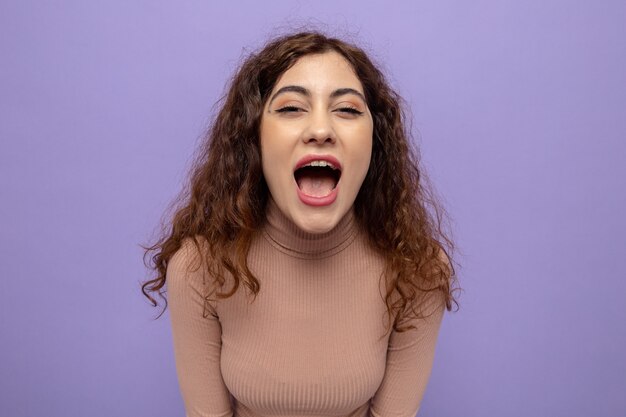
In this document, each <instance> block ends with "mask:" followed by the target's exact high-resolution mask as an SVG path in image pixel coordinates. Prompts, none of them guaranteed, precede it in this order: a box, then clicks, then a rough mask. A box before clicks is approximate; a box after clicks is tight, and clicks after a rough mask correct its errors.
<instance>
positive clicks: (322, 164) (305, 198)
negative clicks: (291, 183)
mask: <svg viewBox="0 0 626 417" xmlns="http://www.w3.org/2000/svg"><path fill="white" fill-rule="evenodd" d="M293 176H294V179H295V181H296V185H297V188H298V196H299V197H300V200H301V201H302V202H303V203H305V204H308V205H312V206H325V205H328V204H332V203H333V202H334V201H335V199H336V198H337V193H338V191H339V189H338V187H337V186H338V184H339V179H340V178H341V170H340V169H339V168H338V167H336V166H335V165H333V164H332V163H330V162H327V161H323V160H316V161H311V162H309V163H307V164H306V165H304V166H302V167H300V168H298V169H297V170H296V171H295V172H294V174H293Z"/></svg>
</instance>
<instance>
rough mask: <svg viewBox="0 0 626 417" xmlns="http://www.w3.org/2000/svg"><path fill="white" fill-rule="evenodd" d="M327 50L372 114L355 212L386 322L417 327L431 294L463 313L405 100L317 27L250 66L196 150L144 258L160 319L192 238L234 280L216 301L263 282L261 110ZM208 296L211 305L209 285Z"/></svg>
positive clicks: (220, 277)
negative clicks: (377, 262) (176, 259)
mask: <svg viewBox="0 0 626 417" xmlns="http://www.w3.org/2000/svg"><path fill="white" fill-rule="evenodd" d="M329 51H335V52H338V53H339V54H341V55H342V56H343V57H344V58H345V59H346V60H347V61H348V62H349V63H350V64H351V65H352V67H353V69H354V71H355V73H356V75H357V77H358V78H359V80H360V81H361V84H362V85H363V88H364V92H365V98H366V100H367V105H368V107H369V109H370V111H371V114H372V116H373V121H374V134H373V147H372V159H371V162H370V167H369V170H368V172H367V175H366V177H365V180H364V182H363V184H362V186H361V189H360V191H359V193H358V195H357V197H356V200H355V202H354V213H355V217H356V219H357V222H358V223H359V225H360V226H361V227H362V228H363V229H364V230H366V231H367V232H368V233H367V235H368V236H369V240H370V243H371V245H372V246H373V247H374V248H375V249H376V250H377V251H379V252H380V253H381V254H383V255H384V258H385V270H384V273H383V275H382V276H384V277H385V280H386V282H385V284H386V294H385V303H386V306H387V312H388V313H389V323H388V324H390V323H391V318H392V317H394V318H395V319H394V322H393V325H394V329H395V330H396V331H405V330H408V329H409V328H413V327H414V326H409V327H402V326H400V322H401V321H403V320H405V319H407V320H408V319H409V318H410V317H411V316H412V317H424V316H425V314H423V311H422V310H423V306H424V305H425V304H426V302H425V301H426V299H425V297H426V296H427V294H428V293H429V292H432V291H435V292H436V294H437V295H439V296H440V297H439V298H440V299H442V300H443V303H445V306H446V308H447V309H448V310H451V309H452V304H453V303H454V304H456V305H457V307H458V302H457V300H456V299H455V297H454V294H453V293H454V290H455V289H456V288H455V286H454V284H455V283H456V274H455V271H454V267H453V266H452V262H451V259H452V258H451V257H450V255H449V253H451V252H452V250H453V249H454V244H453V242H452V241H451V239H450V238H448V237H447V236H446V235H445V234H444V233H443V232H442V230H441V224H442V217H443V215H444V214H446V211H445V210H444V209H443V208H442V207H441V205H440V204H439V203H438V202H437V201H436V199H435V197H434V193H433V192H432V187H429V186H427V184H428V180H427V178H426V176H425V173H424V172H423V170H421V169H420V167H419V165H418V158H417V155H418V153H417V151H416V150H414V149H413V148H412V147H411V143H410V141H409V140H408V139H409V138H410V136H411V132H410V131H409V130H408V129H407V126H406V125H407V123H406V116H405V113H404V111H403V109H402V106H401V103H403V101H402V99H401V97H400V96H399V95H398V94H397V93H396V92H395V91H394V90H393V89H392V88H391V87H390V86H389V85H388V83H387V81H386V79H385V77H384V75H383V73H382V72H381V71H380V70H379V69H378V68H377V67H376V66H375V65H374V64H373V63H372V61H371V60H370V59H369V58H368V56H367V55H366V53H365V52H364V51H363V50H362V49H360V48H358V47H356V46H354V45H352V44H349V43H346V42H344V41H342V40H340V39H336V38H332V37H328V36H326V35H324V34H323V33H320V32H318V31H305V32H298V33H294V34H287V35H283V36H280V37H277V38H275V39H273V40H271V41H270V42H268V43H267V44H266V45H265V46H264V47H263V48H262V49H261V50H260V52H257V53H252V54H250V55H249V56H248V57H247V58H246V59H245V60H244V62H243V64H242V65H241V66H240V68H239V70H238V71H237V72H236V74H235V75H234V77H233V79H232V80H231V83H230V87H229V89H228V92H227V94H226V95H225V97H222V99H221V101H222V102H223V104H222V106H221V109H220V111H219V113H218V115H217V117H216V118H215V119H214V121H213V123H212V124H211V126H210V128H209V130H208V133H207V135H206V138H205V140H204V141H203V142H202V146H201V147H200V148H199V152H198V153H197V154H196V158H195V161H194V163H193V164H192V166H191V170H190V175H189V176H188V178H189V183H187V184H186V185H185V187H184V189H183V190H182V192H181V195H180V196H179V198H177V199H176V200H175V201H174V203H179V204H180V205H179V207H178V208H176V209H175V210H176V212H175V214H174V215H173V219H172V220H171V222H169V221H168V222H167V223H168V225H171V227H170V228H169V229H170V230H162V235H161V238H160V239H159V240H158V241H157V243H156V244H154V245H153V246H149V247H144V246H142V247H143V248H144V249H145V250H146V252H145V254H144V263H145V257H146V256H147V255H148V254H149V253H150V252H151V251H156V253H155V254H154V255H153V256H152V265H146V266H148V267H149V268H151V269H153V270H155V271H156V272H157V277H156V278H154V279H152V280H149V281H146V282H144V283H142V287H141V290H142V292H143V294H144V295H145V296H146V297H147V298H148V299H149V300H150V302H151V303H152V305H153V306H157V304H158V303H157V302H156V301H155V300H154V298H152V297H151V296H150V295H149V294H148V292H158V294H159V295H160V297H161V298H162V299H163V300H165V306H164V308H163V311H162V312H161V314H162V313H163V312H164V311H165V309H166V308H167V299H166V298H165V297H164V296H163V291H162V288H163V287H164V286H165V281H166V270H167V264H168V262H169V260H170V259H171V258H172V256H173V255H174V253H175V252H176V251H178V250H179V249H180V248H181V246H182V243H183V240H184V239H185V238H192V240H193V242H194V244H195V246H196V247H197V249H198V250H199V251H200V252H201V253H202V251H201V248H200V245H201V244H200V242H199V240H198V238H199V239H200V240H202V241H203V246H204V247H205V249H206V250H205V251H204V252H203V253H205V254H206V256H205V257H206V267H207V270H208V271H209V273H210V275H211V276H212V277H213V278H214V279H215V281H214V283H217V284H219V285H218V286H219V287H220V288H222V287H223V285H224V283H225V275H224V273H225V272H226V271H227V272H228V273H230V274H231V275H232V277H233V280H234V284H233V288H232V289H231V290H230V292H228V293H216V296H217V297H218V298H228V297H230V296H232V295H233V294H234V293H235V292H236V291H237V289H238V287H239V285H240V281H241V280H243V283H244V285H245V286H246V287H247V288H248V289H249V290H250V291H251V293H253V294H254V296H255V298H256V295H257V294H258V292H259V290H260V283H259V281H258V280H257V278H256V277H255V276H254V275H253V274H252V272H251V271H250V269H249V268H248V264H247V255H248V250H249V248H250V245H251V242H252V238H253V236H254V234H255V233H256V232H257V231H258V229H259V227H260V226H261V224H262V223H263V221H264V216H265V207H266V203H267V200H268V195H269V191H268V187H267V184H266V182H265V179H264V177H263V172H262V166H261V152H260V145H259V125H260V119H261V114H262V110H263V106H264V104H265V103H266V100H267V99H268V96H269V95H270V93H271V91H272V89H273V87H274V85H275V83H276V81H277V80H278V78H279V77H280V76H281V75H282V74H283V73H284V72H285V71H287V70H288V69H289V68H290V67H291V66H292V65H294V64H295V62H296V61H297V60H298V59H299V58H300V57H302V56H304V55H308V54H319V53H324V52H329ZM427 204H430V205H431V206H432V207H433V209H434V215H433V214H431V213H430V212H429V211H428V209H427ZM171 208H172V206H170V209H171ZM444 246H445V247H447V248H448V250H447V251H446V250H445V249H444ZM382 276H381V278H382ZM205 284H206V283H205ZM394 290H395V293H394ZM207 293H209V294H207V295H206V297H205V298H206V300H207V301H208V300H210V298H209V296H210V295H211V294H210V291H209V290H208V287H207ZM394 294H395V296H394ZM398 295H399V297H398ZM394 299H395V300H394ZM416 307H417V308H418V310H420V311H416V310H415V308H416ZM398 313H402V314H398ZM159 317H160V315H159ZM157 318H158V317H157Z"/></svg>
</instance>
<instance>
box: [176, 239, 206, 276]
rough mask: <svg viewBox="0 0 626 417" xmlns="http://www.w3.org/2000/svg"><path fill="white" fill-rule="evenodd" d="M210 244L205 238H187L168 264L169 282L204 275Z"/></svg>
mask: <svg viewBox="0 0 626 417" xmlns="http://www.w3.org/2000/svg"><path fill="white" fill-rule="evenodd" d="M207 254H208V244H207V241H206V239H205V238H204V237H201V236H195V237H185V238H183V240H182V241H181V244H180V248H178V250H176V252H174V254H173V255H172V256H171V258H170V260H169V262H168V263H167V274H166V275H167V280H183V279H190V278H193V277H199V276H202V275H204V272H206V270H207V258H206V256H207Z"/></svg>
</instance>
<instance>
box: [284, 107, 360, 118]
mask: <svg viewBox="0 0 626 417" xmlns="http://www.w3.org/2000/svg"><path fill="white" fill-rule="evenodd" d="M304 111H305V110H304V109H302V108H300V107H296V106H285V107H281V108H280V109H276V110H275V112H276V113H297V112H304ZM335 111H339V112H341V113H348V114H354V115H357V116H360V115H362V114H363V113H364V112H362V111H359V110H358V109H356V108H354V107H340V108H338V109H337V110H335Z"/></svg>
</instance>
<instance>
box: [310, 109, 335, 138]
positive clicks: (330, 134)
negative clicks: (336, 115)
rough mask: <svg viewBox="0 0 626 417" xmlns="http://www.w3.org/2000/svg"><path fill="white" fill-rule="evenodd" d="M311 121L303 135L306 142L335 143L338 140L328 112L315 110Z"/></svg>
mask: <svg viewBox="0 0 626 417" xmlns="http://www.w3.org/2000/svg"><path fill="white" fill-rule="evenodd" d="M309 121H310V122H309V124H308V126H307V128H306V129H305V132H304V136H303V140H304V142H305V143H310V142H317V143H319V144H323V143H326V142H329V143H335V142H336V141H337V138H336V136H335V131H334V129H333V126H332V121H331V118H330V115H329V114H328V113H327V112H324V111H317V112H316V111H313V112H311V116H310V118H309Z"/></svg>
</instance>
